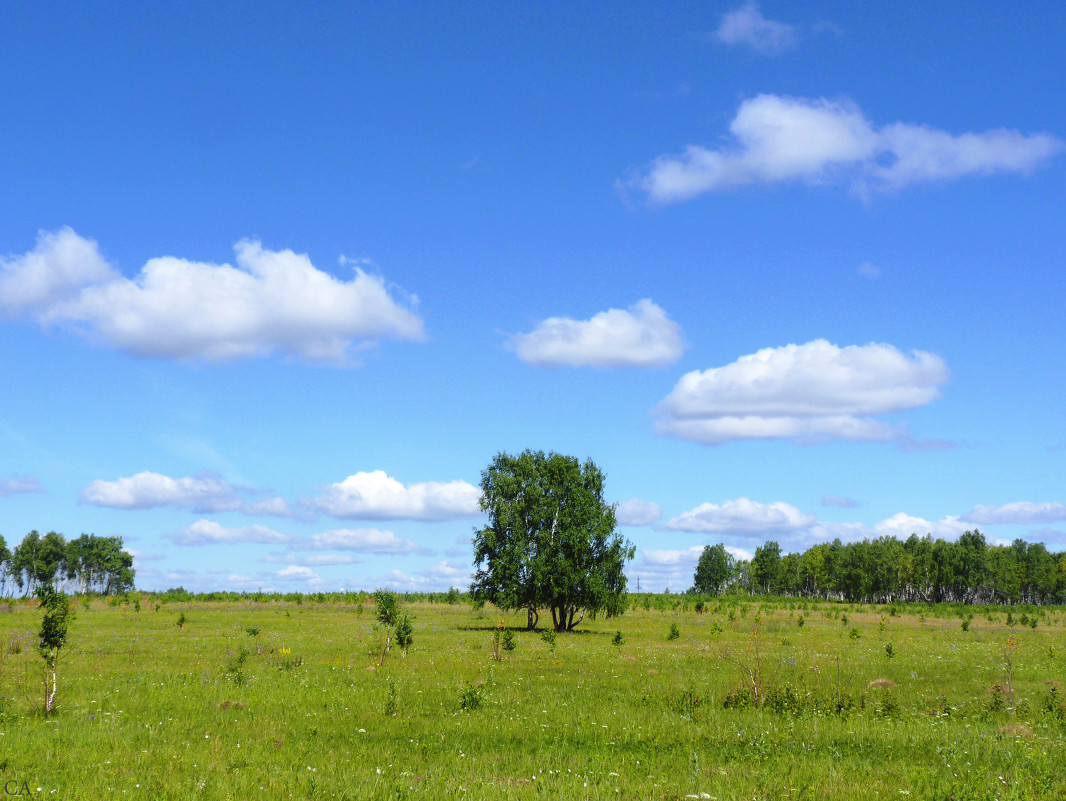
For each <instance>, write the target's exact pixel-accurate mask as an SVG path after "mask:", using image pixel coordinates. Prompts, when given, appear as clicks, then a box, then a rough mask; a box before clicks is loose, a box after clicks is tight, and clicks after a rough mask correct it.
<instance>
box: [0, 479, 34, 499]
mask: <svg viewBox="0 0 1066 801" xmlns="http://www.w3.org/2000/svg"><path fill="white" fill-rule="evenodd" d="M22 492H44V488H43V487H42V486H41V482H39V481H38V480H37V479H35V478H32V477H30V476H0V498H6V497H7V496H9V495H17V494H18V493H22Z"/></svg>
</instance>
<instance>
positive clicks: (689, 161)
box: [627, 94, 1063, 203]
mask: <svg viewBox="0 0 1066 801" xmlns="http://www.w3.org/2000/svg"><path fill="white" fill-rule="evenodd" d="M729 130H730V133H731V134H732V135H733V138H734V144H733V146H732V147H729V148H724V149H718V150H713V149H709V148H705V147H701V146H699V145H689V146H688V147H687V148H685V151H684V152H683V153H682V154H680V155H663V156H659V157H658V158H656V159H655V160H654V161H653V162H652V163H651V165H650V166H649V167H648V168H647V169H646V170H645V171H644V173H643V174H642V175H641V176H640V177H638V178H637V179H635V180H634V181H631V182H629V183H628V184H627V185H628V186H633V187H636V188H638V189H640V190H642V191H643V192H645V193H647V195H648V197H649V199H651V200H652V201H653V202H656V203H673V202H677V201H681V200H688V199H689V198H693V197H696V196H697V195H701V194H704V193H707V192H722V191H727V190H730V189H735V188H737V187H741V186H746V185H750V184H771V183H779V182H789V181H799V182H802V183H807V184H842V185H845V186H848V187H849V188H850V189H851V190H852V191H853V192H855V193H857V194H859V195H863V196H866V195H869V194H870V193H872V192H891V191H896V190H900V189H903V188H905V187H908V186H911V185H913V184H920V183H930V182H937V181H948V180H953V179H956V178H961V177H963V176H967V175H988V174H992V173H1028V172H1030V171H1032V170H1034V169H1035V168H1036V167H1037V166H1039V165H1040V164H1041V163H1042V162H1044V161H1046V160H1047V159H1049V158H1050V157H1052V156H1053V155H1055V154H1057V153H1059V152H1060V151H1061V150H1062V149H1063V142H1062V141H1061V140H1060V139H1057V138H1055V137H1053V136H1051V135H1049V134H1044V133H1037V134H1032V135H1028V136H1027V135H1025V134H1022V133H1020V132H1019V131H1016V130H1007V129H996V130H991V131H985V132H983V133H962V134H951V133H948V132H946V131H940V130H937V129H935V128H930V127H928V126H925V125H913V124H909V123H901V122H897V123H893V124H890V125H885V126H882V127H880V128H877V127H875V126H874V125H872V124H871V123H870V122H869V121H868V120H867V119H866V117H865V116H864V115H863V113H862V111H861V110H860V109H859V107H858V106H856V105H855V104H854V103H850V102H847V101H832V100H827V99H825V98H817V99H805V98H793V97H782V96H778V95H770V94H765V95H759V96H758V97H754V98H751V99H750V100H745V101H744V102H743V103H741V105H740V108H739V109H738V110H737V114H736V116H735V117H734V118H733V121H732V123H730V126H729Z"/></svg>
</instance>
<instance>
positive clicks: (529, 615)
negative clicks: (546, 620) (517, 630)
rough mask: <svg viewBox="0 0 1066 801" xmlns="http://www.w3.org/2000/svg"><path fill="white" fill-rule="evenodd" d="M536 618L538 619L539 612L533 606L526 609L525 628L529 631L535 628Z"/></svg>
mask: <svg viewBox="0 0 1066 801" xmlns="http://www.w3.org/2000/svg"><path fill="white" fill-rule="evenodd" d="M538 620H540V612H538V611H537V608H536V607H535V606H531V607H529V608H528V609H526V628H527V629H528V630H529V631H535V630H536V628H537V621H538Z"/></svg>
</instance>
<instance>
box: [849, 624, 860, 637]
mask: <svg viewBox="0 0 1066 801" xmlns="http://www.w3.org/2000/svg"><path fill="white" fill-rule="evenodd" d="M848 636H849V637H850V638H851V639H853V640H857V639H859V638H860V637H861V636H862V632H861V631H859V629H858V627H856V626H852V627H851V631H849V632H848Z"/></svg>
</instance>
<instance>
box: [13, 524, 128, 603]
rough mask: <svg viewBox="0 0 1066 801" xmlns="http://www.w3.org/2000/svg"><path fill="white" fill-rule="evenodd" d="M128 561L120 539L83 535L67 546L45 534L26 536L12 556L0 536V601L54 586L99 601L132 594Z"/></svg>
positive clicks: (58, 537) (51, 533) (57, 537)
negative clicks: (96, 596) (95, 596)
mask: <svg viewBox="0 0 1066 801" xmlns="http://www.w3.org/2000/svg"><path fill="white" fill-rule="evenodd" d="M133 576H134V570H133V556H132V555H131V554H129V553H127V552H126V551H124V550H123V549H122V537H97V536H96V535H95V534H82V535H81V536H80V537H78V538H77V539H76V540H70V541H69V542H68V541H67V540H66V538H64V536H63V535H62V534H57V533H56V532H54V531H49V532H48V533H47V534H45V535H44V536H41V535H40V534H39V533H38V532H36V531H31V532H30V533H29V534H27V535H26V536H25V537H23V538H22V542H20V543H19V544H18V545H17V546H16V547H15V550H14V551H11V550H8V547H7V542H6V541H5V540H4V538H3V537H2V536H0V596H9V595H12V594H14V593H15V592H21V593H22V595H23V596H28V595H32V594H33V593H34V592H35V591H36V589H37V588H38V587H41V586H43V585H47V584H50V585H54V586H57V587H64V588H67V589H70V590H73V591H75V592H81V593H88V592H98V593H103V594H104V595H113V594H115V593H123V592H129V591H130V590H132V589H133Z"/></svg>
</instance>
